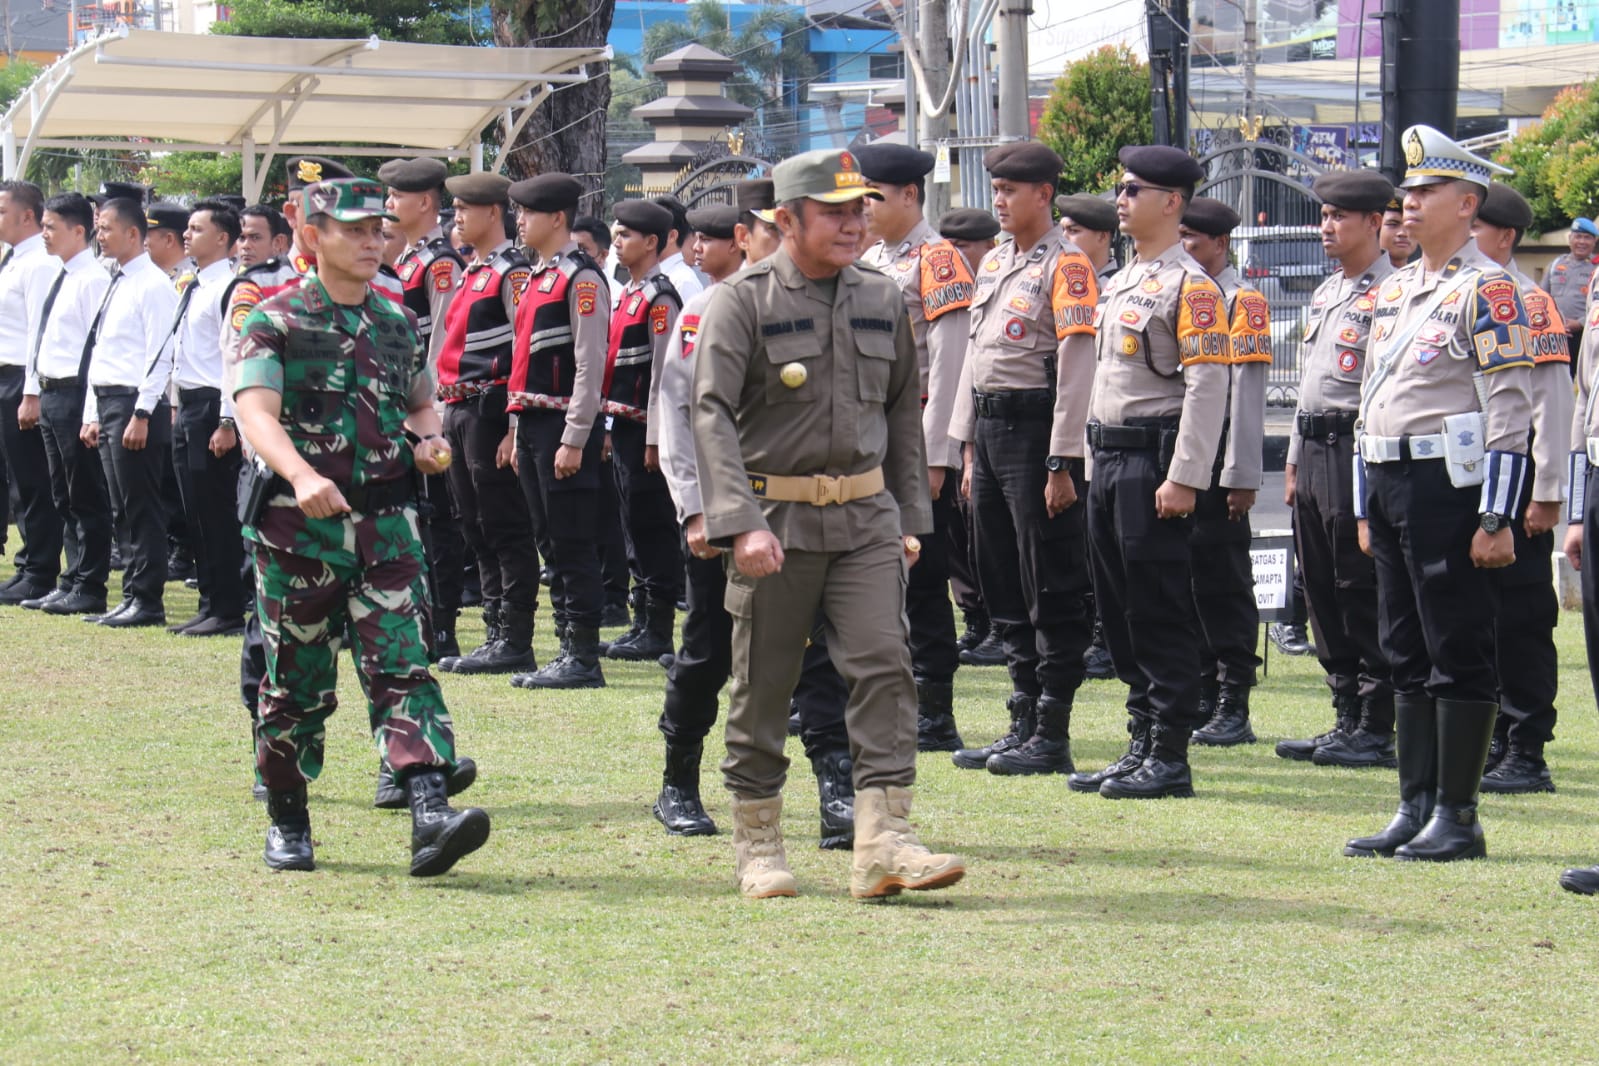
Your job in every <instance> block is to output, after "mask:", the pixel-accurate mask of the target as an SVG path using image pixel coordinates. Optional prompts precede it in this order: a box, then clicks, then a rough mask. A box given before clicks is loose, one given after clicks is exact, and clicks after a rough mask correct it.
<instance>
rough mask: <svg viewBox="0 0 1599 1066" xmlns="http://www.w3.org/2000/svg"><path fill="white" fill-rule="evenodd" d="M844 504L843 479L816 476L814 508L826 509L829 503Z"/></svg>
mask: <svg viewBox="0 0 1599 1066" xmlns="http://www.w3.org/2000/svg"><path fill="white" fill-rule="evenodd" d="M843 502H844V479H843V478H841V477H829V476H828V475H826V474H818V475H817V476H816V506H818V507H826V506H827V505H828V504H830V503H840V504H841V503H843Z"/></svg>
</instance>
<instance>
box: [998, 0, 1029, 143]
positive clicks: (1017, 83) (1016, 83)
mask: <svg viewBox="0 0 1599 1066" xmlns="http://www.w3.org/2000/svg"><path fill="white" fill-rule="evenodd" d="M1032 13H1033V9H1032V7H1031V6H1029V0H999V32H998V33H997V34H996V36H997V37H998V39H999V139H1000V140H1001V141H1025V140H1026V139H1027V138H1028V137H1029V136H1031V134H1032V130H1031V129H1029V128H1028V115H1027V17H1028V16H1029V15H1031V14H1032Z"/></svg>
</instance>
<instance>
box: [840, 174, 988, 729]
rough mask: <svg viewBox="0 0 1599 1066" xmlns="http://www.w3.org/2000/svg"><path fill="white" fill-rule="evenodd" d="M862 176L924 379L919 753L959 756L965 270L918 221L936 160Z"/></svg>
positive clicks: (912, 592)
mask: <svg viewBox="0 0 1599 1066" xmlns="http://www.w3.org/2000/svg"><path fill="white" fill-rule="evenodd" d="M858 154H859V157H860V164H861V173H862V174H864V175H866V180H867V182H868V183H869V184H871V185H872V187H873V188H875V189H877V191H878V192H879V193H881V194H882V196H883V199H882V200H877V199H871V200H868V201H867V207H866V217H867V221H868V225H869V229H870V232H871V233H872V234H873V235H874V236H876V237H877V243H876V244H874V245H872V246H871V247H870V248H868V249H867V250H866V254H865V255H864V256H863V257H862V258H863V259H864V260H865V261H866V262H867V263H868V264H870V265H872V266H874V267H876V268H877V269H879V270H881V271H882V272H883V273H884V274H887V275H888V276H889V277H890V278H892V279H893V281H894V284H896V285H898V286H899V290H900V292H901V293H903V294H904V297H905V309H906V311H907V312H908V313H909V315H910V320H911V336H912V337H914V338H915V340H916V361H917V366H918V368H919V370H920V374H921V394H922V440H923V443H924V445H925V447H926V450H927V462H928V467H927V476H928V486H929V488H930V489H931V492H932V498H933V535H932V536H931V537H928V538H926V539H925V540H924V541H923V542H922V554H921V558H920V559H918V560H917V563H916V566H915V567H914V568H912V570H911V578H910V586H909V588H907V589H906V592H905V613H906V616H907V618H909V620H910V626H911V669H912V672H913V673H914V674H915V676H916V705H917V720H916V747H917V749H918V750H920V751H956V750H958V749H960V748H962V747H964V746H965V745H964V744H963V743H962V742H961V737H960V732H959V731H958V730H957V729H956V726H955V711H954V704H953V701H954V688H955V685H954V681H955V671H956V669H957V668H958V667H959V665H960V651H959V649H958V648H957V647H956V644H955V614H954V612H953V611H952V610H951V609H950V599H949V576H950V567H949V556H950V554H951V552H952V551H953V548H952V540H953V538H952V534H951V532H950V531H951V529H953V528H954V527H955V526H957V525H959V524H960V522H961V517H960V512H959V511H958V510H957V509H956V506H955V497H956V496H958V495H959V494H960V491H959V490H960V484H959V481H960V473H959V472H960V463H961V454H960V442H959V441H956V440H952V439H951V438H950V435H949V429H950V425H949V423H950V418H951V416H952V415H953V414H954V411H955V394H956V392H957V390H958V388H959V386H960V376H961V368H962V366H963V365H964V364H965V361H966V342H967V332H968V329H969V322H970V316H969V315H968V313H967V308H969V307H970V306H971V302H972V270H971V267H969V266H967V264H966V260H965V259H963V258H961V254H960V253H959V252H957V251H956V250H955V246H954V245H952V244H950V243H949V242H948V241H947V240H944V239H943V238H942V237H940V236H939V235H938V234H937V233H935V232H934V231H933V227H932V226H930V225H928V223H927V219H926V218H924V217H923V215H922V202H923V200H924V198H925V195H926V191H927V188H926V180H927V175H928V174H929V173H931V172H932V169H933V156H932V154H931V153H929V152H923V151H920V150H918V149H915V148H908V147H906V146H905V145H902V144H869V145H867V146H866V147H864V148H862V149H861V150H860V152H859V153H858Z"/></svg>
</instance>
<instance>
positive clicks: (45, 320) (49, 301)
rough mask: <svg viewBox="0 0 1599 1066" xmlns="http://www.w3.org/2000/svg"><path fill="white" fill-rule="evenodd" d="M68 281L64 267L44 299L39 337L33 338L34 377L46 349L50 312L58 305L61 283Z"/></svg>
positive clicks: (36, 375) (37, 372) (37, 373)
mask: <svg viewBox="0 0 1599 1066" xmlns="http://www.w3.org/2000/svg"><path fill="white" fill-rule="evenodd" d="M66 280H67V268H66V267H62V268H61V273H59V274H57V275H56V280H55V284H53V285H51V286H50V291H49V293H47V294H46V295H45V298H44V312H43V313H42V314H40V315H39V335H38V336H37V337H35V338H33V376H34V377H36V378H37V377H38V376H39V349H40V348H42V347H44V328H45V326H47V325H49V324H50V310H51V309H52V308H53V307H55V305H56V296H58V295H59V294H60V292H61V283H62V282H63V281H66Z"/></svg>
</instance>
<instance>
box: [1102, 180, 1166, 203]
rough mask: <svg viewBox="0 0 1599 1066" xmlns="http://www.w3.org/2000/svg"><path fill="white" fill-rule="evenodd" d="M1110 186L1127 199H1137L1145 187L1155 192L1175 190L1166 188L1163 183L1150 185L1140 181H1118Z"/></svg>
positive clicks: (1118, 194)
mask: <svg viewBox="0 0 1599 1066" xmlns="http://www.w3.org/2000/svg"><path fill="white" fill-rule="evenodd" d="M1112 188H1113V189H1115V191H1116V195H1117V196H1126V197H1127V198H1128V199H1129V200H1136V199H1138V194H1139V193H1141V192H1143V191H1144V190H1145V189H1154V190H1155V191H1156V192H1176V191H1177V190H1176V189H1168V188H1167V187H1166V186H1164V185H1150V184H1148V183H1147V182H1141V181H1118V182H1117V183H1116V184H1115V185H1113V186H1112Z"/></svg>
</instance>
